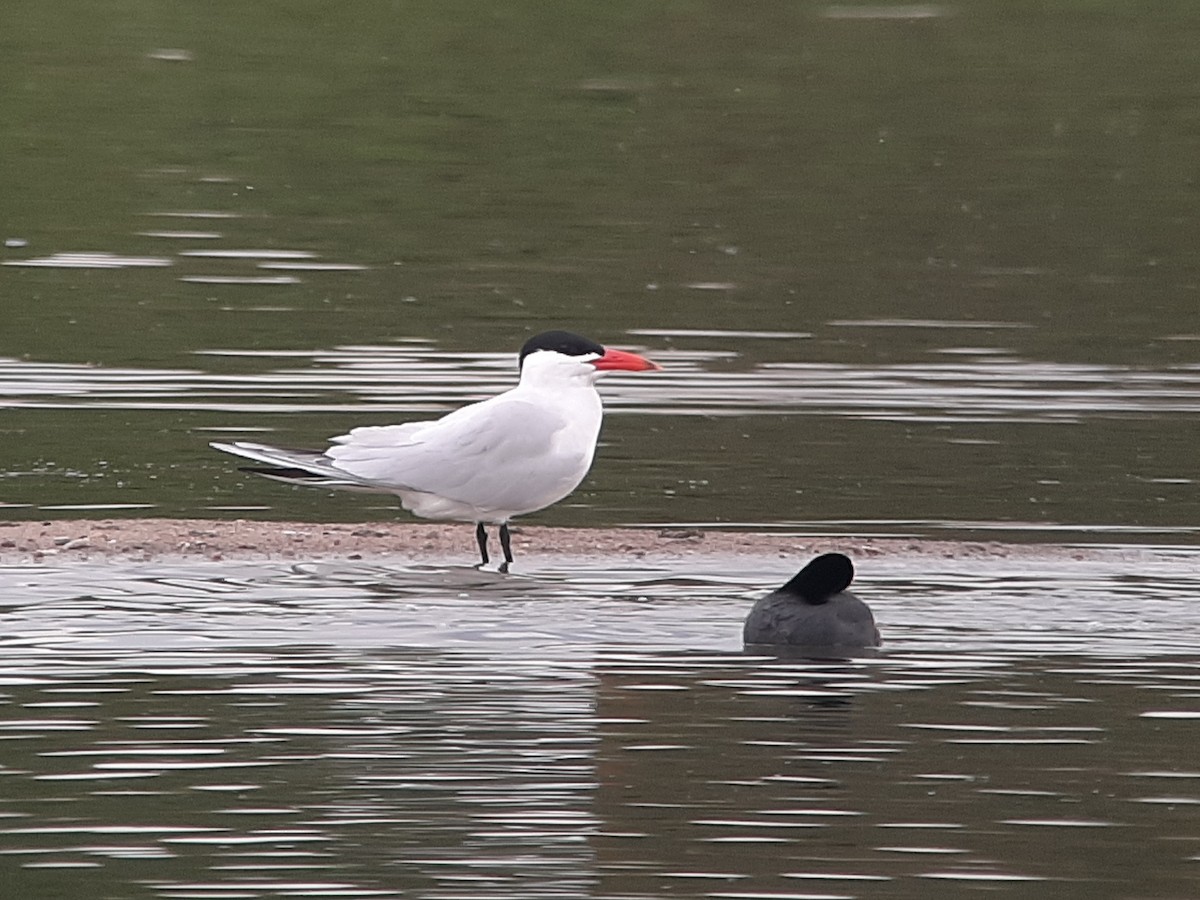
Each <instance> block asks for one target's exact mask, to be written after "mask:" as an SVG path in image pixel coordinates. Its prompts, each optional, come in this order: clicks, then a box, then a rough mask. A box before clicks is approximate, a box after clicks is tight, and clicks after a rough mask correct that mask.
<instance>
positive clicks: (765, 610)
mask: <svg viewBox="0 0 1200 900" xmlns="http://www.w3.org/2000/svg"><path fill="white" fill-rule="evenodd" d="M853 579H854V564H853V563H852V562H850V559H849V558H848V557H846V556H843V555H842V554H841V553H824V554H822V555H820V556H818V557H817V558H816V559H814V560H813V561H812V562H810V563H809V564H808V565H807V566H805V567H804V568H803V569H801V570H800V572H799V573H798V574H797V575H796V576H795V577H794V578H793V579H792V580H791V581H789V582H788V583H787V584H785V585H784V586H783V587H781V588H779V590H776V591H772V592H771V593H770V594H768V595H767V596H765V597H763V598H762V599H761V600H759V601H758V602H757V603H755V604H754V608H753V609H752V610H750V615H748V616H747V617H746V625H745V627H744V629H743V630H742V640H743V641H744V642H745V643H747V644H789V645H795V646H807V647H878V646H879V643H880V639H879V629H878V628H876V627H875V617H874V616H873V615H871V609H870V607H868V606H867V604H865V603H863V602H862V601H861V600H859V599H858V597H856V596H854V595H853V594H852V593H850V592H849V591H848V590H846V588H848V587H849V586H850V582H851V581H852V580H853Z"/></svg>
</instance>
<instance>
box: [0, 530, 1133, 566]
mask: <svg viewBox="0 0 1200 900" xmlns="http://www.w3.org/2000/svg"><path fill="white" fill-rule="evenodd" d="M489 530H490V531H492V532H493V534H492V538H491V549H492V552H493V562H494V561H495V560H496V559H497V558H499V550H500V548H499V541H498V540H497V539H496V537H495V535H494V529H489ZM512 535H513V541H512V543H513V553H514V556H515V557H516V559H517V564H518V565H519V564H520V562H521V561H522V560H523V559H529V560H534V559H537V558H538V557H553V556H571V557H610V558H625V559H629V558H634V559H637V558H645V557H653V558H657V559H670V558H684V557H695V556H697V555H700V556H760V557H770V556H779V557H785V558H788V559H790V560H792V561H793V562H799V561H802V560H803V559H804V557H806V556H809V555H811V554H814V553H822V552H826V551H829V550H838V551H841V552H843V553H847V554H850V555H851V556H857V557H872V556H875V557H878V556H926V557H928V556H937V557H943V558H954V559H988V558H991V559H997V558H1018V559H1023V558H1029V559H1035V558H1044V559H1059V560H1065V559H1074V560H1085V559H1091V558H1095V559H1100V558H1105V559H1112V558H1113V557H1114V555H1121V556H1123V557H1126V558H1130V559H1146V558H1148V557H1151V556H1154V554H1153V552H1151V550H1150V548H1146V549H1145V550H1143V549H1142V548H1136V547H1129V548H1123V549H1115V550H1114V549H1113V548H1111V547H1107V548H1101V547H1096V548H1092V547H1087V546H1072V545H1064V544H1009V543H1000V542H990V541H978V542H976V541H936V540H923V539H910V538H888V539H884V538H878V539H876V538H863V537H855V536H826V537H811V536H807V535H806V536H797V535H787V534H778V533H773V532H766V533H764V532H739V531H719V530H709V529H698V528H555V527H545V526H523V525H522V526H514V527H513V528H512ZM382 557H388V558H392V559H395V558H405V559H412V560H419V561H431V560H436V561H438V562H444V563H447V564H454V565H470V564H473V563H475V562H476V561H477V560H478V555H477V552H476V549H475V538H474V534H473V531H472V528H471V527H470V526H469V525H463V524H440V523H434V524H431V523H417V522H363V523H357V524H347V523H319V522H262V521H253V520H248V519H237V520H232V521H227V520H215V519H214V520H208V519H98V520H66V519H64V520H43V521H36V520H35V521H7V522H0V563H5V564H16V563H28V562H51V561H61V562H64V563H65V562H68V561H83V560H88V559H124V560H154V559H163V558H173V559H196V560H205V559H207V560H221V559H235V560H256V559H263V560H272V559H313V560H316V559H370V558H376V559H377V558H382Z"/></svg>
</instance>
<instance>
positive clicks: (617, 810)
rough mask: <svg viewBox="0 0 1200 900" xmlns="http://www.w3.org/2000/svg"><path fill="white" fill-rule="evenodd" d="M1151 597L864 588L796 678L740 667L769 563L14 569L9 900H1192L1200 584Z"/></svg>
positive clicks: (1099, 573)
mask: <svg viewBox="0 0 1200 900" xmlns="http://www.w3.org/2000/svg"><path fill="white" fill-rule="evenodd" d="M1140 568H1141V567H1139V566H1138V565H1134V564H1130V563H1129V562H1121V561H1119V560H1118V559H1116V558H1114V559H1113V560H1112V561H1111V562H1103V561H1102V562H1099V563H1097V562H1096V561H1090V562H1082V561H1078V560H1071V559H1063V560H1058V561H1033V562H1031V561H1029V560H1025V561H1017V560H989V561H986V562H981V561H974V562H973V561H964V560H936V559H934V560H930V559H917V558H911V559H908V558H903V557H897V558H892V559H882V560H869V561H864V562H861V563H860V570H863V571H862V572H861V574H860V578H859V580H858V586H859V590H860V593H861V594H862V595H863V596H865V597H867V598H868V599H869V600H870V602H871V604H872V606H873V607H874V609H875V612H876V615H877V618H878V619H879V621H880V625H881V628H882V630H883V632H884V635H885V639H886V644H885V646H884V648H883V649H882V650H881V651H880V652H879V653H878V654H874V655H867V656H863V657H862V658H855V659H828V660H820V659H806V658H799V657H792V656H776V655H772V654H770V653H764V652H760V651H757V650H755V651H753V652H743V651H742V648H741V646H740V642H739V639H738V634H739V627H740V622H741V617H742V616H743V615H744V613H745V611H746V610H747V609H748V607H749V605H750V602H751V600H752V599H753V598H754V597H756V596H757V595H758V594H759V593H760V592H761V591H762V590H765V589H766V588H768V587H771V586H773V585H775V584H777V583H778V582H779V581H780V580H782V579H783V578H784V577H785V576H787V575H789V574H790V572H789V571H788V570H787V566H786V564H784V563H782V562H781V561H779V560H765V559H764V560H755V559H739V560H707V561H702V562H698V563H696V564H695V565H694V566H693V567H692V568H691V569H690V570H689V571H688V572H687V574H686V576H683V575H680V574H679V572H678V571H677V570H676V569H674V567H668V566H664V567H661V568H659V567H656V566H654V565H647V566H645V567H634V566H630V567H624V568H621V567H617V568H612V567H606V566H604V565H602V564H600V563H598V562H596V561H585V560H564V561H561V562H560V563H556V564H554V565H552V566H540V567H536V568H532V569H530V570H527V571H525V572H524V573H523V574H520V575H516V576H511V577H507V578H505V577H501V576H497V575H495V574H493V573H486V572H485V573H480V572H476V571H475V570H473V569H460V568H453V569H445V568H437V567H406V566H404V565H401V564H395V565H371V566H367V565H352V564H340V563H338V564H334V563H322V564H298V565H295V566H284V565H281V564H245V563H243V564H234V563H219V564H218V563H211V564H195V563H190V564H188V565H186V566H182V565H180V566H169V565H164V566H157V567H155V568H154V569H153V570H148V569H146V568H145V567H144V566H133V565H127V564H117V563H114V564H110V565H107V566H101V567H97V566H96V565H89V566H63V567H58V568H42V567H6V568H3V569H0V596H3V597H4V598H5V599H4V601H3V606H2V607H0V647H2V651H3V652H2V653H0V656H2V657H3V659H4V664H3V667H2V668H0V681H2V682H3V691H4V709H5V715H4V717H3V720H2V721H0V737H2V738H3V740H2V746H3V757H2V767H0V775H3V776H4V778H3V782H4V784H5V787H6V790H5V792H4V800H3V801H2V802H0V832H2V833H3V842H2V844H3V846H2V847H0V860H2V862H0V865H3V867H4V869H5V871H6V873H7V874H6V883H7V884H8V885H9V888H8V890H10V891H12V892H14V895H18V894H19V895H20V896H22V897H56V896H79V895H80V894H79V890H80V889H81V888H80V886H81V885H86V886H87V887H86V891H87V893H88V895H89V896H101V895H103V896H120V897H148V898H149V897H163V898H213V900H216V898H228V897H239V898H241V897H246V898H255V897H280V896H305V897H311V896H335V897H376V896H380V897H391V896H395V897H399V896H422V897H431V898H455V897H467V896H472V897H497V898H500V897H512V898H524V897H542V896H547V897H551V896H553V897H583V896H586V897H604V898H632V897H661V896H693V897H722V898H729V897H738V898H780V897H838V898H840V897H863V898H869V897H889V898H892V897H914V898H916V897H928V896H962V895H963V894H964V892H968V891H969V892H974V891H975V890H976V889H978V890H986V891H987V892H988V893H989V894H991V895H997V894H999V895H1004V896H1013V897H1081V898H1082V897H1094V896H1097V895H1100V896H1159V897H1168V896H1171V897H1174V896H1177V897H1185V896H1191V895H1193V894H1194V893H1195V892H1196V891H1197V889H1198V888H1200V868H1198V866H1197V861H1198V859H1200V767H1197V766H1196V765H1195V752H1194V749H1195V748H1194V743H1195V741H1194V735H1195V727H1194V726H1195V722H1196V719H1197V717H1200V705H1198V701H1200V691H1198V689H1197V676H1196V675H1195V672H1196V667H1197V663H1198V662H1200V655H1198V654H1197V651H1196V645H1195V640H1194V636H1195V634H1196V633H1197V630H1198V629H1200V612H1198V611H1197V607H1196V604H1195V599H1194V598H1195V596H1196V594H1197V591H1198V589H1200V559H1198V558H1197V555H1196V554H1195V552H1194V551H1191V550H1164V551H1163V555H1162V556H1160V557H1159V558H1158V561H1157V562H1156V563H1154V564H1153V565H1152V566H1146V567H1145V568H1146V570H1145V571H1139V569H1140ZM1150 569H1153V571H1150ZM98 571H99V572H100V573H101V574H102V577H99V578H98V577H97V572H98Z"/></svg>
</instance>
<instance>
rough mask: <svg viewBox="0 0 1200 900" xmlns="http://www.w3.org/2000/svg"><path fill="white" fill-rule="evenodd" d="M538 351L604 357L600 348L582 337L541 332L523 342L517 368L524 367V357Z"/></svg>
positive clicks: (566, 333) (555, 332) (560, 332)
mask: <svg viewBox="0 0 1200 900" xmlns="http://www.w3.org/2000/svg"><path fill="white" fill-rule="evenodd" d="M539 350H553V351H554V352H555V353H561V354H563V355H564V356H588V355H592V356H597V357H601V356H604V348H603V347H602V346H600V345H599V344H597V343H596V342H595V341H593V340H589V339H588V338H585V337H583V336H582V335H578V334H572V333H571V332H569V331H543V332H542V333H541V334H535V335H534V336H533V337H531V338H530V339H529V340H527V341H526V342H525V345H524V346H523V347H522V348H521V355H520V357H519V358H518V360H517V366H518V368H519V367H520V366H523V365H525V357H527V356H528V355H529V354H530V353H536V352H537V351H539Z"/></svg>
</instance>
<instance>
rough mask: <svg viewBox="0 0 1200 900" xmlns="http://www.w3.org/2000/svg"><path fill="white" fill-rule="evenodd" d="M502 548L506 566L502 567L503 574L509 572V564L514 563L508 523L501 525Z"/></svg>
mask: <svg viewBox="0 0 1200 900" xmlns="http://www.w3.org/2000/svg"><path fill="white" fill-rule="evenodd" d="M500 547H501V548H502V549H503V550H504V565H502V566H501V567H500V571H501V572H507V571H508V564H509V563H510V562H512V543H511V538H510V537H509V535H508V523H507V522H501V523H500Z"/></svg>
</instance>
